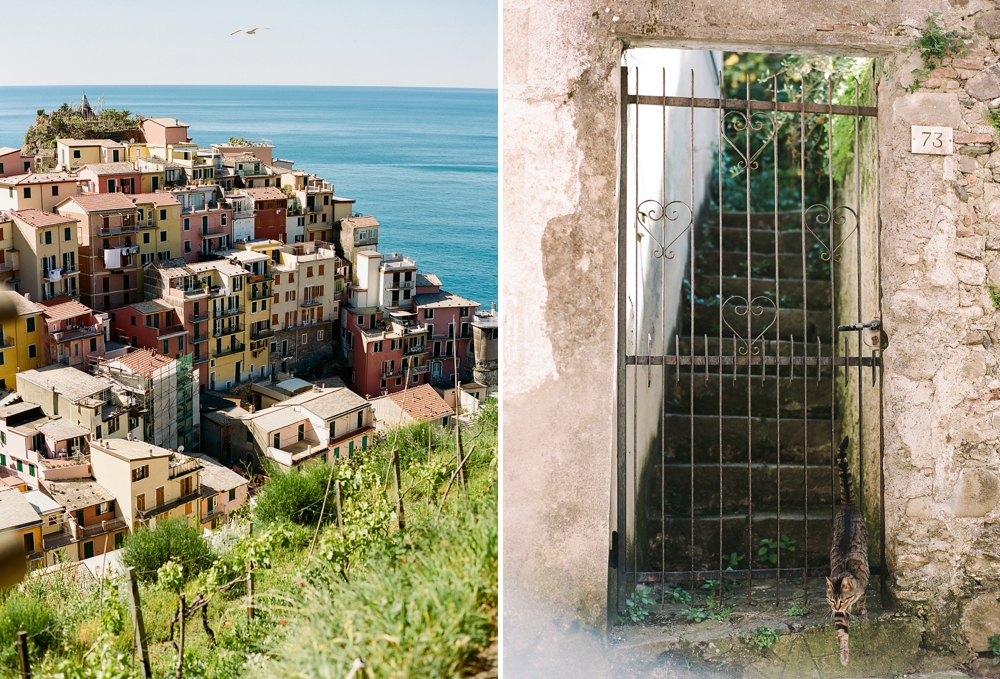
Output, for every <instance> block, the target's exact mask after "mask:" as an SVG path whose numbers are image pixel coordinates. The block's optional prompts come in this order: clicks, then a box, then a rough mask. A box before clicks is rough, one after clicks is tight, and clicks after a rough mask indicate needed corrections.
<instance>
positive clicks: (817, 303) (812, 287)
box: [694, 272, 830, 311]
mask: <svg viewBox="0 0 1000 679" xmlns="http://www.w3.org/2000/svg"><path fill="white" fill-rule="evenodd" d="M803 287H805V289H806V292H807V293H808V294H809V298H808V300H807V301H808V302H809V308H810V309H812V310H817V311H819V310H821V309H829V308H830V281H815V280H810V281H806V285H805V286H803V285H802V279H801V278H782V279H781V280H780V281H777V282H776V281H775V279H773V278H751V279H750V296H751V298H753V297H757V296H759V295H763V296H765V297H767V298H769V299H771V300H772V301H773V300H775V299H776V298H777V293H778V291H779V290H780V293H781V306H782V307H784V308H787V309H792V308H795V309H800V308H802V301H803V300H802V289H803ZM694 292H695V296H696V297H697V298H699V299H706V298H707V299H718V297H719V275H718V272H716V273H714V274H713V273H711V272H707V273H700V274H699V275H698V276H697V277H696V278H695V287H694ZM746 294H747V279H746V277H745V276H722V295H723V299H727V298H729V297H731V296H733V295H739V296H741V297H746Z"/></svg>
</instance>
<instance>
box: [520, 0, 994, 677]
mask: <svg viewBox="0 0 1000 679" xmlns="http://www.w3.org/2000/svg"><path fill="white" fill-rule="evenodd" d="M931 11H939V12H942V13H943V14H942V16H941V19H942V20H943V21H944V22H945V24H946V25H947V26H949V27H954V26H957V25H958V24H960V23H962V24H964V25H965V26H967V27H968V28H970V29H974V28H975V26H976V24H977V22H979V24H980V26H981V28H982V29H983V31H984V32H985V33H987V34H989V37H987V36H986V35H980V34H972V35H973V36H974V41H975V44H974V45H972V47H973V48H974V49H975V50H982V51H981V52H980V51H974V52H973V53H972V54H971V55H970V56H969V59H970V61H964V60H963V61H962V62H956V63H955V64H953V65H951V66H949V67H948V68H947V69H945V70H944V71H942V72H941V73H938V74H935V75H934V78H932V79H929V80H928V82H927V83H926V85H928V86H935V89H932V90H922V91H920V92H917V93H916V94H909V93H908V92H907V90H906V86H907V85H909V84H910V81H911V78H912V75H910V71H911V70H912V69H913V68H914V67H915V66H916V65H917V63H918V62H917V56H916V55H915V54H910V55H909V56H907V55H903V54H901V50H902V49H903V48H905V47H906V45H908V44H909V42H910V41H911V40H912V37H913V36H914V35H916V28H917V27H919V26H922V25H923V23H924V19H925V17H927V16H928V14H929V13H930V12H931ZM995 12H997V8H996V6H995V5H994V3H993V2H992V1H986V0H951V3H950V4H949V2H946V1H945V0H908V1H906V2H904V1H902V0H877V1H872V2H864V3H845V2H843V1H842V0H784V1H782V0H749V1H747V2H740V3H734V2H719V1H718V0H629V1H626V2H617V3H614V4H607V3H604V2H579V1H575V2H568V1H558V0H536V1H531V0H507V1H506V2H505V3H504V104H503V105H504V115H503V120H504V123H503V125H504V132H503V137H504V194H503V195H504V225H503V229H504V231H503V243H504V255H503V256H504V305H503V309H504V315H505V324H506V327H505V332H506V335H505V345H504V377H503V381H504V384H503V392H504V432H503V436H504V456H505V460H504V489H503V495H504V498H503V499H504V526H503V529H504V579H503V587H504V595H505V598H504V619H503V625H504V635H505V636H504V639H505V642H504V653H505V663H507V667H509V668H514V667H519V668H522V669H523V670H524V671H523V672H522V674H528V673H530V671H531V670H530V668H532V667H542V666H544V665H545V662H544V661H542V660H538V658H539V657H540V656H539V654H540V653H550V654H551V655H549V656H546V657H549V658H551V657H556V656H559V655H560V654H561V655H562V656H563V657H566V653H567V651H566V650H565V649H566V648H567V644H568V643H569V642H566V643H564V641H565V640H566V639H571V640H572V639H576V638H577V637H576V636H574V632H573V630H576V629H579V628H583V629H586V628H596V629H600V627H601V625H602V623H603V621H604V620H605V619H606V618H605V609H604V605H605V596H606V594H605V592H606V590H607V580H608V578H609V577H611V576H610V575H609V571H608V570H607V562H608V537H609V534H610V531H611V528H612V526H611V524H610V521H609V516H610V487H611V483H612V479H613V467H614V462H613V461H614V456H613V453H614V442H615V428H614V412H615V411H614V406H615V400H614V394H615V346H616V344H615V331H616V320H615V319H616V316H615V313H616V312H615V299H616V297H615V281H616V261H615V252H616V249H615V238H616V211H617V205H618V198H617V172H618V154H617V152H616V143H617V137H618V124H617V113H618V91H617V90H618V64H619V60H620V56H621V49H622V47H623V46H639V45H647V46H648V45H663V46H670V47H685V46H686V47H692V48H698V49H709V48H727V49H736V48H739V49H752V50H758V51H781V50H784V51H795V52H815V53H825V54H858V55H871V56H882V57H884V58H885V59H886V62H887V64H888V65H889V70H890V73H889V75H887V76H886V77H885V78H884V79H883V81H882V82H881V83H880V85H879V92H878V97H879V107H880V111H881V114H880V122H879V150H880V158H879V163H880V206H881V219H882V229H883V231H882V234H883V237H882V258H883V260H882V267H883V279H882V283H883V288H884V295H885V305H884V311H885V315H884V321H885V327H886V330H887V331H888V333H889V335H890V338H891V339H890V346H889V349H887V350H886V352H885V392H884V394H885V403H886V408H885V441H886V494H887V498H886V507H887V512H886V514H887V517H886V522H887V551H888V560H889V567H890V569H891V570H892V572H893V575H894V581H893V583H892V587H893V591H894V593H895V595H896V597H897V598H898V600H899V601H900V603H901V604H903V605H906V606H910V607H913V608H914V609H915V610H917V611H918V612H921V613H922V614H923V615H924V616H925V617H926V619H927V629H928V634H927V635H926V642H927V643H928V644H930V645H936V646H939V647H953V648H957V647H963V646H965V645H966V644H968V645H969V646H971V647H972V648H973V649H975V650H979V649H980V647H982V645H983V643H984V642H985V632H986V631H987V629H988V626H989V624H991V622H990V621H991V620H993V621H994V622H995V619H996V617H997V614H998V613H1000V611H998V610H997V608H998V607H1000V605H998V604H996V598H997V589H998V587H1000V570H998V566H1000V510H998V508H997V504H998V501H1000V478H998V476H997V474H996V470H997V468H998V466H1000V456H998V454H997V446H998V444H1000V436H998V433H997V429H996V427H995V426H994V422H993V416H994V414H995V410H996V409H997V408H998V407H1000V401H998V400H997V394H1000V379H998V376H997V361H996V359H995V354H994V350H993V341H994V339H995V338H994V335H993V334H992V333H994V332H996V331H997V330H998V329H997V327H996V323H995V316H994V313H995V312H994V310H993V308H992V306H991V305H990V302H989V298H988V296H987V295H986V292H985V291H984V289H983V284H984V283H985V282H986V280H987V276H992V278H993V279H994V280H995V281H996V282H998V283H1000V261H998V260H1000V256H998V254H997V253H998V250H1000V184H997V183H993V171H994V168H996V169H997V170H998V173H997V174H998V177H1000V154H997V152H995V151H991V150H992V146H990V145H987V144H980V145H977V144H965V145H963V146H960V147H959V148H960V149H961V150H960V152H959V153H957V154H956V155H955V156H954V157H948V158H941V157H933V156H915V155H911V154H910V153H909V143H910V142H909V126H910V125H911V124H922V125H932V124H944V125H951V126H953V127H954V128H955V130H956V133H959V132H962V133H989V132H990V128H989V127H988V126H987V125H986V124H985V121H984V120H983V118H982V112H983V109H984V106H985V105H987V104H989V102H990V101H992V100H993V98H994V97H1000V74H998V73H995V71H997V70H1000V66H996V67H992V66H991V67H990V68H987V69H986V70H985V71H984V67H986V66H988V65H989V64H992V63H993V62H995V61H996V57H995V54H996V50H995V47H998V46H997V45H996V44H995V42H996V39H998V38H1000V20H997V19H998V18H1000V13H995ZM994 27H996V28H994ZM994 33H995V35H994ZM977 60H978V61H977ZM980 72H984V73H985V75H980ZM968 92H971V93H972V94H975V95H978V97H979V98H976V97H971V96H970V95H969V94H968ZM998 103H1000V102H998ZM967 139H972V140H974V138H967ZM980 147H984V148H980ZM954 184H958V185H959V187H960V189H961V190H959V189H957V188H955V187H954V186H953V185H954ZM994 248H996V249H994ZM581 281H586V282H587V283H586V285H581ZM991 616H992V618H991ZM990 633H992V632H990ZM573 643H574V644H575V643H576V642H575V641H574V642H573ZM573 648H574V650H573V651H572V657H573V658H575V659H576V660H577V662H580V659H581V658H587V657H589V656H587V654H586V653H584V652H581V651H579V650H578V648H577V647H576V646H573ZM515 662H516V663H517V664H516V665H515ZM551 666H553V665H550V667H551ZM554 666H555V667H559V668H561V669H563V670H565V669H567V667H568V665H558V664H556V665H554ZM546 673H547V672H546V671H542V672H535V673H534V676H545V675H546ZM522 674H512V676H521V675H522Z"/></svg>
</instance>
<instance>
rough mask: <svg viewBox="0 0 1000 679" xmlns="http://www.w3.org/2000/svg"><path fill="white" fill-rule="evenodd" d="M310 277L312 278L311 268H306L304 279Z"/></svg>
mask: <svg viewBox="0 0 1000 679" xmlns="http://www.w3.org/2000/svg"><path fill="white" fill-rule="evenodd" d="M312 277H313V268H312V267H311V266H307V267H306V278H312Z"/></svg>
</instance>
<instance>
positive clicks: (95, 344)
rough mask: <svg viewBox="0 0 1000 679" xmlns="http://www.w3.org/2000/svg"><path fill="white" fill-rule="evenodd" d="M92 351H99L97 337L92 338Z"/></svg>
mask: <svg viewBox="0 0 1000 679" xmlns="http://www.w3.org/2000/svg"><path fill="white" fill-rule="evenodd" d="M90 350H91V351H97V338H96V337H91V338H90Z"/></svg>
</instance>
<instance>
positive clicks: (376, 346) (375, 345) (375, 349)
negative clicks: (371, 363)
mask: <svg viewBox="0 0 1000 679" xmlns="http://www.w3.org/2000/svg"><path fill="white" fill-rule="evenodd" d="M372 353H373V354H380V353H382V342H372Z"/></svg>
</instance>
